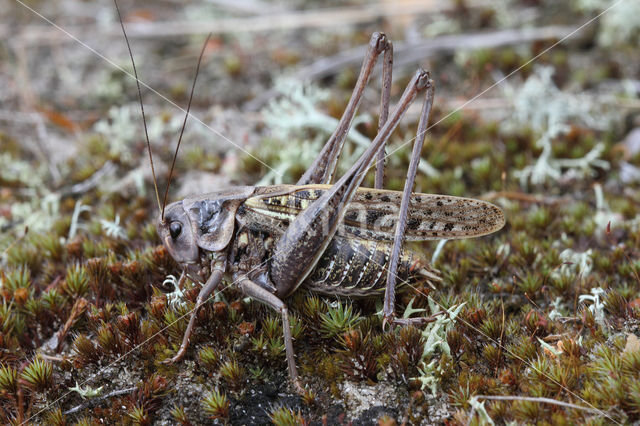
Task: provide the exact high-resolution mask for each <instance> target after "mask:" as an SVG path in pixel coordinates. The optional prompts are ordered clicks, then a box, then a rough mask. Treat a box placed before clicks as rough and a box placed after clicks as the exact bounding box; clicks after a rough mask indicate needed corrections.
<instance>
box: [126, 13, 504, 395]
mask: <svg viewBox="0 0 640 426" xmlns="http://www.w3.org/2000/svg"><path fill="white" fill-rule="evenodd" d="M116 8H117V4H116ZM118 14H120V12H119V11H118ZM121 23H122V19H121ZM122 29H123V32H124V25H122ZM125 40H126V42H127V46H129V41H128V39H127V36H126V32H125ZM205 45H206V43H205ZM129 52H130V53H131V50H130V47H129ZM203 53H204V47H203V51H202V52H201V54H200V58H199V60H198V68H197V69H196V77H197V73H198V69H199V66H200V61H201V60H202V55H203ZM380 55H383V72H382V95H381V102H380V115H379V117H380V118H379V127H378V134H377V136H376V137H375V138H374V140H373V141H372V142H371V144H370V146H369V147H368V148H367V149H366V150H365V152H364V153H363V154H362V155H361V156H360V158H359V159H358V160H357V161H356V162H355V164H353V165H352V166H351V167H350V168H349V170H348V171H347V172H346V173H345V174H344V175H343V176H342V177H341V178H340V179H338V180H337V181H335V183H332V182H333V181H334V176H335V173H336V167H337V162H338V157H339V155H340V152H341V150H342V148H343V145H344V143H345V140H346V136H347V132H348V131H349V128H350V126H351V124H352V121H353V118H354V116H355V113H356V110H357V108H358V105H359V103H360V100H361V98H362V94H363V92H364V88H365V86H366V85H367V82H368V80H369V77H370V75H371V73H372V70H373V68H374V66H375V64H376V62H377V59H378V57H379V56H380ZM131 60H132V62H133V56H131ZM392 63H393V45H392V43H391V41H390V40H388V38H387V37H386V36H385V35H384V34H382V33H374V34H373V35H372V36H371V39H370V42H369V45H368V49H367V53H366V56H365V59H364V62H363V65H362V68H361V71H360V75H359V77H358V80H357V83H356V85H355V88H354V90H353V94H352V96H351V99H350V101H349V103H348V105H347V107H346V109H345V111H344V114H343V116H342V118H341V119H340V121H339V124H338V127H337V129H336V130H335V132H334V133H333V134H332V135H331V137H330V138H329V140H328V141H327V142H326V144H325V145H324V147H323V149H322V150H321V152H320V153H319V154H318V156H317V157H316V159H315V161H314V162H313V163H312V165H311V166H310V167H309V169H308V170H307V171H306V172H305V173H304V174H303V176H302V177H301V178H300V180H299V181H298V182H297V183H296V184H295V185H273V186H264V187H258V186H242V187H235V188H229V189H226V190H223V191H217V192H212V193H208V194H203V195H196V196H192V197H189V198H185V199H184V200H181V201H177V202H174V203H171V204H169V205H166V201H167V194H168V189H169V185H170V183H171V176H172V172H173V167H174V164H175V159H176V156H177V153H178V149H179V146H180V141H181V139H182V133H181V134H180V138H179V140H178V145H177V147H176V152H175V156H174V159H173V163H174V164H172V166H171V171H170V172H169V182H168V183H167V189H166V191H165V194H164V201H163V203H162V205H160V197H159V194H158V189H157V183H156V179H155V174H154V185H155V189H156V197H157V200H158V204H159V208H160V217H159V219H158V223H157V230H158V234H159V235H160V238H161V240H162V242H163V244H164V245H165V247H166V249H167V250H168V252H169V254H170V255H171V256H172V257H173V259H174V260H175V261H176V262H178V263H179V264H180V265H181V266H182V267H183V271H184V272H183V276H182V279H181V281H183V279H184V277H186V276H188V277H190V278H191V279H193V280H194V281H197V282H200V283H203V284H202V288H201V290H200V292H199V294H198V297H197V300H196V306H195V308H194V310H193V311H192V313H191V317H190V320H189V324H188V326H187V329H186V331H185V334H184V337H183V341H182V344H181V345H180V348H179V350H178V352H177V353H176V355H175V356H174V357H173V358H172V359H170V360H169V362H171V363H174V362H178V361H180V360H181V359H182V358H183V357H184V356H185V354H186V352H187V348H188V346H189V339H190V337H191V334H192V333H193V329H194V325H195V322H196V318H197V312H198V310H199V309H200V307H201V306H202V305H203V304H204V303H205V302H206V301H207V300H208V299H209V297H210V296H211V294H212V293H213V292H214V291H215V290H216V288H217V287H218V285H219V284H220V282H221V281H222V279H223V277H224V276H225V275H227V276H229V277H230V278H231V280H232V282H233V283H235V285H237V286H238V288H239V289H240V290H241V291H242V292H243V293H244V294H246V295H247V296H250V297H251V298H253V299H255V300H257V301H259V302H262V303H264V304H266V305H268V306H270V307H272V308H273V309H275V310H276V311H278V312H279V313H280V315H281V317H282V324H283V334H284V342H285V350H286V358H287V363H288V368H289V375H290V378H291V381H292V383H293V385H294V386H295V388H296V390H297V391H298V392H304V388H303V387H302V385H301V383H300V381H299V378H298V373H297V370H296V364H295V357H294V351H293V343H292V338H291V329H290V323H289V311H288V309H287V304H286V303H285V301H286V299H287V297H288V296H290V295H291V294H292V293H294V292H295V291H296V290H297V289H299V288H300V287H304V288H306V289H307V290H309V291H312V292H317V293H320V294H323V295H333V296H348V297H370V296H375V295H382V294H384V305H383V314H384V323H385V324H399V325H404V324H410V323H411V324H421V323H425V322H427V321H430V320H431V318H409V319H406V318H396V317H395V315H394V302H395V290H396V283H397V282H398V281H400V282H401V283H403V282H405V281H406V280H407V279H408V278H410V277H412V276H421V277H423V278H425V279H426V280H427V281H429V282H435V281H439V280H440V277H439V274H438V272H437V271H435V270H433V269H432V268H431V267H430V266H429V264H428V263H427V262H426V261H424V260H423V259H421V258H420V256H418V255H417V254H416V253H412V252H410V251H408V250H403V249H402V245H403V242H404V241H423V240H434V239H456V238H470V237H478V236H482V235H486V234H490V233H493V232H495V231H497V230H499V229H501V228H502V227H503V226H504V224H505V219H504V214H503V213H502V211H501V209H500V208H498V207H497V206H495V205H493V204H491V203H488V202H485V201H481V200H476V199H471V198H460V197H453V196H447V195H434V194H421V193H414V192H413V186H414V181H415V177H416V172H417V168H418V162H419V161H420V152H421V150H422V146H423V143H424V139H425V133H426V130H427V123H428V120H429V115H430V112H431V107H432V105H433V98H434V90H435V87H434V82H433V80H432V79H431V78H430V75H429V73H428V72H426V71H423V70H418V71H417V72H416V73H415V75H414V76H413V78H412V79H411V81H410V82H409V83H408V85H407V87H406V88H405V90H404V93H403V94H402V96H401V98H400V100H399V101H398V104H397V105H396V107H395V108H394V109H393V111H391V112H390V113H389V103H390V102H389V98H390V90H391V75H392V72H391V69H392ZM133 68H134V72H135V73H136V81H137V80H138V79H137V72H136V70H135V63H134V64H133ZM195 82H196V80H195V79H194V81H193V87H195ZM193 87H192V92H191V96H193ZM138 90H139V88H138ZM420 92H424V93H425V97H424V101H423V107H422V112H421V115H420V120H419V124H418V130H417V135H416V137H415V140H414V144H413V151H412V155H411V159H410V164H409V170H408V173H407V179H406V181H405V186H404V190H403V191H402V192H399V191H389V190H384V189H382V180H383V176H384V147H385V144H386V141H387V140H388V139H389V136H390V135H391V133H392V132H393V130H394V129H395V128H396V126H397V125H398V123H399V121H400V119H401V118H402V116H403V114H404V113H405V111H406V110H407V108H408V107H409V105H410V104H411V103H412V102H413V101H414V100H415V98H416V97H417V96H418V94H419V93H420ZM140 104H141V106H142V100H140ZM190 105H191V99H190V100H189V107H190ZM189 107H188V108H187V114H186V116H185V122H184V123H183V128H182V131H184V124H185V123H186V119H187V117H188V115H189ZM143 117H144V109H143ZM147 146H148V149H149V157H150V161H151V163H152V167H153V160H152V155H151V149H150V146H149V142H148V140H147ZM376 157H377V158H376ZM374 160H375V165H376V174H375V184H374V188H363V187H361V186H360V185H361V184H362V181H363V179H364V177H365V175H366V173H367V172H368V170H369V169H370V168H371V167H372V166H373V163H374Z"/></svg>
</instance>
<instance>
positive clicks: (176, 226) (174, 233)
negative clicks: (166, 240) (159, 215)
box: [169, 222, 182, 240]
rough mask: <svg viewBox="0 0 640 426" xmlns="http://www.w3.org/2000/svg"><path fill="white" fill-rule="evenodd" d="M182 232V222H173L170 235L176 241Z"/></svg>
mask: <svg viewBox="0 0 640 426" xmlns="http://www.w3.org/2000/svg"><path fill="white" fill-rule="evenodd" d="M181 232H182V224H181V223H180V222H171V224H170V225H169V233H170V234H171V238H173V239H174V240H175V239H176V238H178V237H179V236H180V233H181Z"/></svg>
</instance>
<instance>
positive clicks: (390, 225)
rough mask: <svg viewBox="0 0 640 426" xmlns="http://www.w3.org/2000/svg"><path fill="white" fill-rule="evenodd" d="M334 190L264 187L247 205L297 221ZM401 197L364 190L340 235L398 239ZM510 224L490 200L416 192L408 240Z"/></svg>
mask: <svg viewBox="0 0 640 426" xmlns="http://www.w3.org/2000/svg"><path fill="white" fill-rule="evenodd" d="M328 188H330V185H300V186H297V185H279V186H277V187H269V188H264V192H263V193H262V194H260V195H256V196H253V197H251V198H249V199H247V200H246V201H245V203H244V206H245V207H246V208H248V209H249V210H251V211H254V212H256V213H259V214H262V215H265V216H269V217H271V218H274V219H278V220H284V221H289V222H291V221H293V220H294V219H295V217H296V216H297V215H298V213H299V212H300V211H301V210H303V209H305V208H306V207H307V206H308V205H309V204H310V203H312V202H313V201H315V200H316V199H317V198H318V197H320V196H321V195H322V194H323V193H324V191H325V190H327V189H328ZM257 192H258V193H260V192H261V191H257ZM401 199H402V193H401V192H399V191H388V190H380V189H371V188H359V189H358V191H357V192H356V195H355V197H354V199H353V201H352V202H351V203H350V204H349V206H348V207H347V211H346V213H345V215H344V219H343V223H342V225H341V226H340V228H339V229H338V234H341V235H354V236H357V237H360V238H364V239H367V240H376V241H392V240H393V234H394V232H395V227H396V222H397V218H398V213H399V210H400V201H401ZM504 223H505V219H504V214H503V213H502V210H500V208H499V207H497V206H495V205H493V204H491V203H488V202H486V201H481V200H476V199H473V198H462V197H453V196H449V195H435V194H420V193H415V194H413V195H412V197H411V202H410V204H409V215H408V219H407V229H406V232H405V238H406V240H407V241H423V240H436V239H456V238H458V239H459V238H471V237H479V236H481V235H487V234H491V233H493V232H495V231H497V230H499V229H500V228H502V227H503V226H504Z"/></svg>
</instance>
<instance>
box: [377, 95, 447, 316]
mask: <svg viewBox="0 0 640 426" xmlns="http://www.w3.org/2000/svg"><path fill="white" fill-rule="evenodd" d="M434 92H435V87H434V85H433V84H431V86H429V87H428V88H427V91H426V94H425V101H424V104H423V106H422V113H421V114H420V121H419V123H418V133H417V135H416V138H415V141H414V143H413V151H412V153H411V160H410V163H409V170H408V172H407V180H406V181H405V184H404V190H403V192H402V201H401V203H400V217H399V218H398V224H397V225H396V230H395V234H394V238H393V248H392V251H391V257H390V259H389V270H388V273H387V285H386V289H385V295H384V307H383V313H384V322H385V323H389V322H391V323H394V324H405V323H412V322H414V323H424V322H429V321H430V320H431V318H412V319H410V320H407V319H399V318H395V300H396V281H397V278H398V276H397V273H398V261H399V258H400V252H401V250H402V243H403V242H404V233H405V230H406V227H407V216H408V212H409V201H410V200H411V194H412V192H413V186H414V184H415V180H416V173H417V171H418V163H419V162H420V153H421V152H422V145H423V144H424V138H425V134H426V132H427V126H428V124H429V115H430V114H431V107H432V105H433V97H434ZM378 164H379V163H378Z"/></svg>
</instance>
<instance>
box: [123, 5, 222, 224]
mask: <svg viewBox="0 0 640 426" xmlns="http://www.w3.org/2000/svg"><path fill="white" fill-rule="evenodd" d="M114 1H115V0H114ZM210 38H211V33H209V35H208V36H207V39H206V40H205V41H204V44H203V45H202V50H201V51H200V57H199V58H198V65H197V66H196V75H195V76H194V77H193V84H192V85H191V94H190V95H189V104H188V105H187V113H186V114H185V115H184V121H183V122H182V129H181V130H180V137H179V138H178V144H177V145H176V152H175V154H173V160H172V161H171V169H170V170H169V180H168V181H167V188H166V189H165V191H164V198H163V200H162V213H161V215H160V218H161V219H160V220H162V221H163V222H164V208H165V207H166V205H167V197H168V195H169V186H170V185H171V178H172V177H173V169H174V167H175V165H176V158H178V150H180V144H181V143H182V135H183V134H184V128H185V126H186V125H187V118H189V110H190V109H191V101H192V100H193V92H194V90H195V88H196V81H197V80H198V73H199V72H200V63H201V62H202V57H203V56H204V50H205V49H206V47H207V44H208V43H209V39H210ZM156 191H157V188H156ZM158 202H159V201H158Z"/></svg>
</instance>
